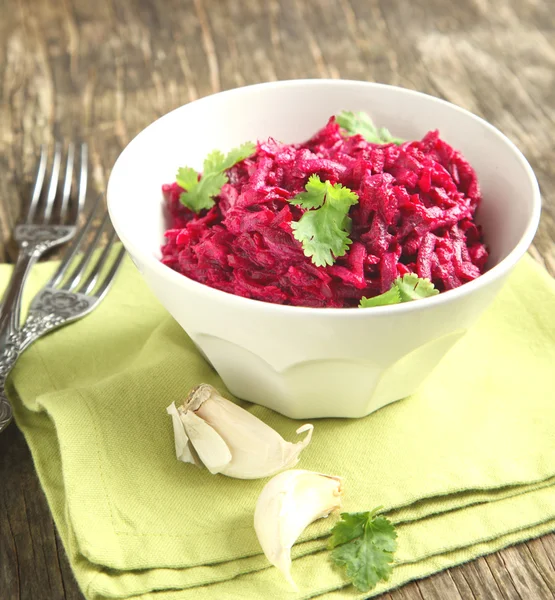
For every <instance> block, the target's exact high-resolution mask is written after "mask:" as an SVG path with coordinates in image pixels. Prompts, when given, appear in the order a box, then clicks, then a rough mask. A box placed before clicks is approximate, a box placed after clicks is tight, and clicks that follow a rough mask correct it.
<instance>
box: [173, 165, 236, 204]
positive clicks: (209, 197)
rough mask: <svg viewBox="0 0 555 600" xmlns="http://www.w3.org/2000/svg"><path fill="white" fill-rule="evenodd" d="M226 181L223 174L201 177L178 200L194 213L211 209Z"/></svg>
mask: <svg viewBox="0 0 555 600" xmlns="http://www.w3.org/2000/svg"><path fill="white" fill-rule="evenodd" d="M227 181H228V180H227V177H226V176H225V175H224V174H223V173H211V174H209V175H203V176H202V177H201V179H200V181H199V182H198V184H197V185H195V186H194V187H192V188H191V189H190V190H189V191H187V192H183V193H182V194H181V195H180V196H179V200H180V202H181V204H183V205H185V206H186V207H187V208H189V209H190V210H192V211H194V212H196V213H199V212H200V211H201V210H203V209H209V208H212V207H213V206H214V204H215V202H214V196H217V195H218V194H219V193H220V191H221V189H222V186H223V185H224V184H226V183H227ZM178 183H179V182H178Z"/></svg>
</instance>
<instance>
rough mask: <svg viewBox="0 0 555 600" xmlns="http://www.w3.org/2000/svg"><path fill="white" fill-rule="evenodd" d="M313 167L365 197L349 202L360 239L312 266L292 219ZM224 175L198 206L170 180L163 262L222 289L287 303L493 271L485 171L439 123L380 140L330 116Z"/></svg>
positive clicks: (336, 300)
mask: <svg viewBox="0 0 555 600" xmlns="http://www.w3.org/2000/svg"><path fill="white" fill-rule="evenodd" d="M314 173H315V174H317V175H319V177H320V178H321V179H322V180H326V179H329V180H330V181H331V182H332V183H336V182H339V183H342V184H343V185H344V186H346V187H348V188H350V189H351V190H353V191H354V192H356V193H357V194H358V196H359V202H358V204H357V205H355V206H353V207H352V208H351V210H350V212H349V216H350V217H351V219H352V225H353V226H352V232H351V234H350V237H351V239H352V241H353V243H352V245H351V246H350V248H349V251H348V252H347V254H346V255H345V256H343V257H340V258H338V259H337V260H336V261H335V263H334V264H333V265H332V266H328V267H316V266H314V264H312V262H311V260H310V258H308V257H306V256H305V254H304V252H303V248H302V245H301V243H300V242H298V241H297V240H296V239H295V238H294V237H293V234H292V230H291V221H298V220H299V219H300V217H301V216H302V214H303V212H304V211H303V209H301V208H299V207H297V206H293V205H291V204H289V202H288V199H290V198H292V197H293V196H295V195H296V194H298V193H300V192H302V191H304V186H305V185H306V183H307V180H308V177H309V176H310V175H312V174H314ZM227 175H228V177H229V183H227V184H226V185H224V186H223V188H222V190H221V194H220V196H218V198H216V204H215V206H214V207H212V208H211V209H209V210H207V211H206V210H204V211H202V213H201V214H199V215H197V214H195V213H193V212H192V211H190V210H189V209H188V208H186V207H185V206H183V205H182V204H181V203H180V201H179V196H180V194H181V193H182V192H183V190H182V189H181V188H180V187H179V186H178V185H177V183H172V184H166V185H164V186H163V187H162V190H163V193H164V197H165V201H166V206H167V209H168V214H169V221H170V224H171V229H169V230H168V231H166V234H165V236H166V243H165V244H164V246H163V247H162V262H163V263H164V264H166V265H167V266H169V267H170V268H172V269H174V270H175V271H178V272H179V273H182V274H183V275H186V276H187V277H189V278H191V279H194V280H195V281H198V282H200V283H204V284H206V285H209V286H211V287H213V288H217V289H219V290H223V291H225V292H230V293H232V294H237V295H239V296H244V297H247V298H254V299H256V300H262V301H265V302H274V303H279V304H291V305H297V306H310V307H355V306H358V304H359V301H360V299H361V297H362V296H366V297H367V298H368V297H372V296H376V295H378V294H380V293H383V292H385V291H387V290H388V289H389V288H390V287H391V285H392V283H393V281H394V280H395V278H396V277H398V276H400V275H404V274H406V273H416V274H417V275H418V276H419V277H427V278H429V279H430V280H431V281H432V282H433V284H434V285H435V287H436V288H437V289H438V290H439V291H440V292H441V291H445V290H449V289H452V288H455V287H458V286H460V285H462V284H463V283H466V282H468V281H470V280H472V279H475V278H476V277H478V276H479V275H480V274H481V273H483V272H484V269H485V265H486V261H487V258H488V252H487V249H486V246H485V245H484V243H483V241H482V233H481V230H480V228H479V226H477V225H476V224H475V223H474V220H473V219H474V214H475V211H476V208H477V207H478V205H479V203H480V200H481V197H480V190H479V186H478V181H477V178H476V173H475V172H474V169H473V168H472V167H471V166H470V165H469V164H468V162H467V161H466V160H465V159H464V157H463V156H462V155H461V154H460V153H459V152H457V151H456V150H454V149H453V148H452V147H451V146H449V144H447V143H446V142H444V141H443V140H441V139H440V137H439V133H438V132H437V131H430V132H429V133H428V134H426V135H425V136H424V138H423V139H422V140H421V141H413V142H405V143H404V144H402V145H401V146H396V145H395V144H387V145H377V144H372V143H369V142H367V141H366V140H365V139H364V138H363V137H362V136H360V135H353V136H351V137H345V135H344V133H343V132H342V130H341V129H340V128H339V126H338V124H337V123H336V121H335V119H334V118H333V117H332V118H331V119H330V120H329V121H328V123H327V125H326V126H325V127H324V128H323V129H321V130H320V131H319V132H318V133H317V134H316V135H315V136H314V137H312V138H311V139H310V140H308V141H307V142H305V143H303V144H291V145H286V144H281V143H278V142H276V141H274V140H272V139H269V140H267V141H264V142H259V143H258V146H257V149H256V152H255V154H254V155H253V156H251V157H250V158H247V159H246V160H244V161H242V162H240V163H238V164H237V165H235V166H234V167H232V168H231V169H230V170H229V171H228V172H227Z"/></svg>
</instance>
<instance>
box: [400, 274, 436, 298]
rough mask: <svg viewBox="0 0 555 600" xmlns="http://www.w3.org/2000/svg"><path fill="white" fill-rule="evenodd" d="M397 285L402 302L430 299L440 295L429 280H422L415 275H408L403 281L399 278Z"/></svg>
mask: <svg viewBox="0 0 555 600" xmlns="http://www.w3.org/2000/svg"><path fill="white" fill-rule="evenodd" d="M395 285H396V286H397V289H398V290H399V295H400V296H401V302H408V301H409V300H418V299H420V298H429V297H430V296H435V295H437V294H439V290H436V288H435V287H434V284H433V283H432V282H431V281H430V280H429V279H422V278H420V277H418V276H417V275H415V274H414V273H407V274H406V275H404V276H403V278H402V279H401V278H400V277H398V278H397V279H396V280H395Z"/></svg>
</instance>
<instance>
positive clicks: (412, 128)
mask: <svg viewBox="0 0 555 600" xmlns="http://www.w3.org/2000/svg"><path fill="white" fill-rule="evenodd" d="M341 110H363V111H367V112H368V113H369V114H370V115H371V116H372V118H373V119H374V121H375V123H377V124H378V125H380V126H385V127H387V128H389V129H390V130H391V132H392V133H393V134H394V135H396V136H399V137H402V138H406V139H417V138H420V137H421V136H422V135H423V134H425V133H426V132H427V131H428V130H430V129H439V130H440V132H441V135H442V137H443V139H445V140H446V141H447V142H449V143H450V144H451V145H453V146H454V147H455V148H457V149H459V150H461V151H462V152H463V153H464V155H465V156H466V158H467V159H468V160H469V161H470V163H471V164H472V165H473V166H474V168H475V169H476V171H477V174H478V178H479V182H480V185H481V189H482V192H483V197H484V199H483V204H482V206H481V207H480V209H479V212H478V219H477V220H478V222H479V223H481V225H482V226H483V229H484V235H485V239H486V242H487V244H488V245H489V248H490V252H491V255H490V263H489V270H488V271H487V273H485V274H484V275H482V276H481V277H479V278H478V279H477V280H475V281H472V282H470V283H467V284H465V285H463V286H461V287H460V288H458V289H455V290H451V291H448V292H445V293H442V294H440V295H438V296H435V297H433V298H428V299H425V300H420V301H416V302H410V303H406V304H400V305H395V306H385V307H377V308H372V309H366V310H360V309H337V308H329V309H325V308H319V309H314V308H302V307H293V306H281V305H277V304H269V303H265V302H260V301H257V300H250V299H246V298H241V297H239V296H234V295H232V294H228V293H225V292H221V291H219V290H215V289H212V288H210V287H207V286H205V285H203V284H200V283H197V282H195V281H192V280H190V279H188V278H187V277H184V276H183V275H180V274H179V273H176V272H174V271H172V270H171V269H170V268H168V267H166V266H164V265H163V264H161V263H160V262H159V257H160V246H161V244H162V243H163V233H164V229H165V228H166V224H165V222H164V216H163V210H162V206H163V205H162V194H161V186H162V184H163V183H166V182H170V181H172V180H173V178H174V176H175V172H176V169H177V168H178V167H179V166H183V165H190V166H193V167H195V168H197V169H199V170H201V167H202V161H203V159H204V157H205V156H206V154H208V152H210V151H211V150H213V149H214V148H219V149H220V150H223V151H226V150H229V149H230V148H231V147H234V146H237V145H239V144H240V143H242V142H244V141H246V140H256V139H263V138H267V137H270V136H271V137H275V138H276V139H279V140H282V141H284V142H301V141H304V140H305V139H307V138H309V137H310V136H311V135H312V134H313V133H314V132H316V131H317V130H318V129H319V128H320V127H322V126H323V125H324V124H325V122H326V120H327V119H328V118H329V117H330V116H331V115H333V114H336V113H338V112H339V111H341ZM108 206H109V210H110V216H111V218H112V222H113V224H114V227H115V228H116V230H117V233H118V235H119V236H120V238H121V240H122V242H123V243H124V245H125V247H126V248H127V250H128V252H129V254H130V255H131V257H132V258H133V260H134V262H135V264H136V265H137V267H138V269H139V271H140V272H141V273H142V274H143V276H144V278H145V279H146V281H147V283H148V285H149V286H150V288H151V289H152V291H153V292H154V294H155V295H156V296H157V297H158V299H159V300H160V302H161V303H162V304H163V305H164V306H165V307H166V309H167V310H168V311H169V312H170V313H171V314H172V315H173V316H174V318H175V319H176V320H177V322H178V323H179V324H180V325H181V326H182V327H183V329H185V331H186V332H187V333H188V334H189V336H190V337H191V338H192V339H193V341H194V342H195V343H196V345H197V347H198V348H199V350H200V351H201V352H202V353H203V355H204V356H205V357H206V358H207V359H208V360H209V361H210V362H211V363H212V365H213V366H214V368H215V369H216V370H217V371H218V373H219V374H220V375H221V377H222V379H223V380H224V382H225V384H226V385H227V387H228V388H229V390H230V391H231V392H232V393H233V394H235V395H236V396H238V397H239V398H243V399H246V400H250V401H252V402H256V403H258V404H262V405H264V406H268V407H270V408H272V409H274V410H276V411H279V412H280V413H283V414H285V415H287V416H290V417H293V418H303V419H306V418H317V417H362V416H364V415H367V414H368V413H370V412H372V411H374V410H376V409H378V408H380V407H382V406H384V405H386V404H388V403H390V402H393V401H395V400H399V399H400V398H403V397H405V396H408V395H410V394H412V393H413V392H414V391H415V390H416V389H417V387H418V386H419V384H420V383H421V381H422V380H423V379H424V378H425V377H426V376H427V375H428V374H429V373H430V372H431V371H432V369H433V368H434V367H435V366H436V364H437V363H438V361H439V360H440V359H441V358H442V356H443V355H444V354H445V353H446V352H447V350H449V348H451V346H452V345H453V344H454V343H455V342H456V341H457V340H458V339H459V338H460V337H461V336H462V335H463V334H464V333H465V331H466V330H467V328H468V327H470V326H471V325H472V323H473V322H474V321H475V320H476V319H477V317H478V316H479V315H480V314H481V313H482V311H483V310H484V309H485V308H486V307H487V306H488V305H489V304H490V302H491V301H492V300H493V298H494V297H495V295H496V294H497V293H498V291H499V290H500V288H501V286H502V285H503V282H504V281H505V279H506V277H507V275H509V273H510V272H511V270H512V269H513V267H514V266H515V264H516V263H517V261H518V260H519V259H520V258H521V257H522V255H523V254H524V253H525V251H526V249H527V248H528V246H529V245H530V243H531V242H532V238H533V236H534V233H535V231H536V229H537V226H538V222H539V216H540V207H541V199H540V192H539V189H538V184H537V181H536V178H535V176H534V173H533V171H532V169H531V168H530V165H529V164H528V162H527V161H526V159H525V158H524V156H523V155H522V154H521V153H520V151H519V150H518V149H517V148H516V147H515V145H514V144H513V143H512V142H511V141H509V140H508V139H507V138H506V137H505V136H504V135H503V134H502V133H500V132H499V131H498V130H497V129H496V128H495V127H493V126H492V125H490V124H488V123H487V122H485V121H484V120H482V119H480V118H478V117H476V116H474V115H473V114H471V113H469V112H467V111H466V110H463V109H461V108H458V107H457V106H454V105H452V104H449V103H448V102H444V101H442V100H439V99H437V98H433V97H431V96H427V95H425V94H420V93H417V92H413V91H410V90H406V89H402V88H398V87H390V86H386V85H380V84H375V83H366V82H359V81H341V80H297V81H282V82H275V83H265V84H260V85H254V86H249V87H244V88H239V89H236V90H231V91H229V92H223V93H219V94H215V95H213V96H209V97H206V98H203V99H201V100H197V101H196V102H192V103H190V104H186V105H185V106H182V107H180V108H178V109H176V110H174V111H172V112H170V113H169V114H167V115H165V116H164V117H162V118H160V119H159V120H157V121H155V122H154V123H153V124H152V125H150V126H149V127H147V128H146V129H145V130H144V131H142V132H141V133H140V134H139V135H138V136H137V137H136V138H135V139H134V140H133V141H132V142H131V143H130V144H129V145H128V146H127V147H126V148H125V150H124V151H123V152H122V154H121V156H120V157H119V158H118V160H117V162H116V164H115V166H114V169H113V171H112V174H111V176H110V181H109V184H108Z"/></svg>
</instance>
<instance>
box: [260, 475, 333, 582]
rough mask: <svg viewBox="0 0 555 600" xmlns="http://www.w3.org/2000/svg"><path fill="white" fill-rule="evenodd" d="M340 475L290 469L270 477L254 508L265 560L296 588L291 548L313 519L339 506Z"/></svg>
mask: <svg viewBox="0 0 555 600" xmlns="http://www.w3.org/2000/svg"><path fill="white" fill-rule="evenodd" d="M342 494H343V479H342V478H341V477H336V476H334V475H324V474H323V473H315V472H313V471H304V470H301V469H292V470H289V471H284V472H283V473H280V474H279V475H276V476H275V477H273V478H272V479H271V480H270V481H269V482H268V483H267V484H266V485H265V486H264V488H263V490H262V492H261V493H260V496H259V497H258V500H257V502H256V508H255V510H254V530H255V531H256V535H257V537H258V541H259V542H260V545H261V546H262V550H263V551H264V554H265V555H266V557H267V558H268V560H269V561H270V562H271V563H272V564H273V565H274V566H275V567H277V568H278V569H279V570H280V571H282V573H283V574H284V575H285V579H286V580H287V581H288V582H289V583H290V584H291V586H292V587H293V588H294V589H295V590H297V586H296V584H295V582H294V581H293V578H292V576H291V548H292V546H293V544H294V543H295V542H296V540H297V538H298V537H299V536H300V535H301V533H302V532H303V531H304V530H305V528H306V527H307V526H308V525H310V523H312V522H313V521H316V520H317V519H320V518H322V517H327V516H328V515H329V514H330V513H331V511H332V510H334V509H336V508H339V507H340V506H341V495H342Z"/></svg>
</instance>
